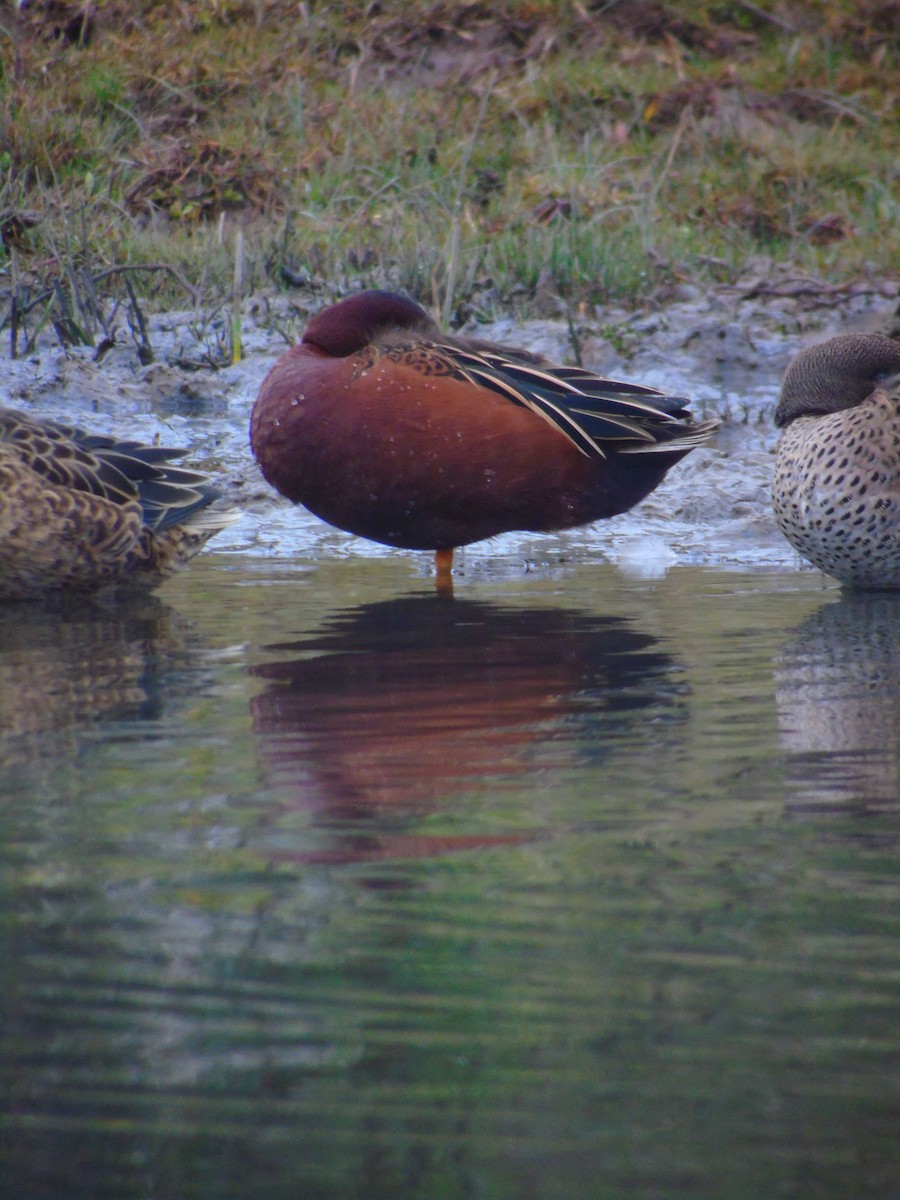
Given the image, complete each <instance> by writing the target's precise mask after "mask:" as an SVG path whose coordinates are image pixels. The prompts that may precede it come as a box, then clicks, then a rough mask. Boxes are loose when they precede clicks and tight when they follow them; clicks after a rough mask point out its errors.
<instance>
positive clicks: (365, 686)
mask: <svg viewBox="0 0 900 1200" xmlns="http://www.w3.org/2000/svg"><path fill="white" fill-rule="evenodd" d="M267 649H268V650H270V651H279V652H281V653H282V654H283V655H286V657H282V658H281V659H280V660H278V661H275V662H268V663H265V664H263V665H260V666H257V667H254V668H253V673H254V674H255V675H256V676H258V677H259V678H261V679H264V680H266V681H267V686H266V688H265V689H264V691H263V692H262V693H261V694H260V695H258V696H257V697H255V699H254V701H253V719H254V727H255V729H256V731H257V733H258V734H259V740H260V746H261V750H262V754H263V757H264V759H265V763H266V767H267V773H268V776H269V779H270V781H271V782H272V783H273V785H277V786H281V787H284V786H285V785H287V786H288V787H290V788H291V789H292V790H293V791H294V795H295V797H296V799H295V803H296V804H297V805H298V806H302V807H304V808H307V809H309V810H312V811H314V812H315V813H316V814H317V817H318V818H320V819H322V820H325V821H338V822H347V823H350V822H356V823H357V826H356V827H357V829H358V828H359V826H358V823H359V822H366V821H369V822H373V823H374V825H375V826H376V827H377V825H378V824H379V823H381V824H382V826H383V823H384V821H385V819H387V820H390V819H391V818H393V817H398V816H400V817H403V816H407V817H408V816H410V815H413V814H417V813H422V812H426V811H428V810H429V809H430V808H431V807H432V806H433V805H434V803H435V802H436V801H438V799H439V798H441V797H448V796H454V795H455V796H458V795H460V794H461V793H465V792H466V791H469V790H470V789H473V788H476V787H478V786H479V785H480V784H481V783H482V781H484V780H485V779H486V778H488V777H491V778H492V780H493V782H492V785H491V786H492V787H494V788H500V787H502V786H503V783H504V781H506V782H508V781H509V779H510V777H513V778H515V777H520V776H521V775H522V774H523V773H526V772H528V771H531V770H533V769H535V768H536V767H541V766H543V767H547V766H550V767H552V766H558V765H559V763H560V760H561V758H562V759H563V760H564V761H566V762H568V761H571V760H572V758H573V757H574V756H575V754H584V755H603V754H605V753H608V752H609V749H610V747H611V745H612V744H613V743H614V740H615V739H621V738H622V737H623V736H625V731H627V729H628V726H629V722H630V720H631V718H632V716H633V714H636V713H638V712H640V711H642V710H644V709H646V708H648V707H649V706H651V705H654V704H661V705H665V706H666V707H667V708H671V707H672V706H673V705H674V704H677V703H678V701H677V698H676V695H675V693H676V692H677V689H676V688H675V685H674V684H673V682H672V680H671V678H670V674H669V673H670V672H671V670H672V668H673V665H674V664H673V662H672V660H671V659H670V658H669V656H668V655H666V654H664V653H662V652H661V651H660V650H659V649H657V648H656V643H655V639H654V638H653V637H651V636H649V635H647V634H644V633H641V632H639V631H637V630H635V628H634V627H633V625H632V623H631V622H630V621H629V620H626V619H624V618H620V617H597V616H594V615H592V614H588V613H584V612H578V611H573V610H566V609H558V608H546V609H545V608H527V609H526V608H515V607H512V606H504V605H498V604H489V603H484V602H478V601H466V602H457V603H452V602H449V601H447V600H444V599H442V598H441V597H439V596H414V597H402V598H398V599H394V600H389V601H383V602H379V603H375V604H369V605H364V606H362V607H360V608H354V609H347V610H344V611H342V612H339V613H336V614H334V615H333V616H332V617H331V618H330V620H329V621H328V622H327V623H326V626H325V628H324V629H323V631H322V632H320V633H318V634H315V635H313V636H311V637H308V638H304V639H302V640H299V641H296V642H292V643H289V644H286V645H280V646H271V647H268V648H267ZM611 719H612V720H611ZM604 722H608V724H604ZM607 731H609V732H607ZM526 751H527V753H526ZM381 832H382V833H383V832H384V830H383V828H382V830H381ZM396 837H397V835H396V834H395V835H394V836H393V840H391V839H389V841H388V843H387V844H389V845H390V846H391V847H392V849H393V850H394V851H396V847H397V841H396ZM354 845H356V846H357V847H358V843H354ZM367 845H368V846H369V848H368V851H367V852H368V853H374V852H375V851H374V849H373V848H372V846H371V845H369V844H368V843H367ZM378 845H379V846H380V847H381V848H382V849H384V846H385V842H384V840H383V838H381V840H379V842H378ZM429 845H430V852H435V848H436V847H437V842H436V841H435V840H434V839H432V840H431V842H430V843H429ZM356 852H358V853H361V851H358V850H357V851H356ZM384 852H385V853H386V852H387V850H384ZM420 852H423V851H422V850H421V847H420Z"/></svg>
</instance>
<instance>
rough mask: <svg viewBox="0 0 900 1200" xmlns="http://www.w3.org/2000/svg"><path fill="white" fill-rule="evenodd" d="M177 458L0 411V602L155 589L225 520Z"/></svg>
mask: <svg viewBox="0 0 900 1200" xmlns="http://www.w3.org/2000/svg"><path fill="white" fill-rule="evenodd" d="M184 454H185V451H184V450H177V449H172V448H168V447H163V446H147V445H144V444H142V443H140V442H137V441H131V440H129V439H124V438H116V437H107V436H105V435H103V434H93V433H88V432H86V431H85V430H83V429H79V428H77V427H76V426H73V425H69V424H67V423H65V422H62V421H51V420H41V419H39V418H36V417H32V416H29V415H27V414H25V413H22V412H18V411H15V410H13V409H8V408H2V409H0V600H3V601H5V600H29V599H35V598H39V597H42V596H48V595H51V594H53V593H56V592H66V591H71V592H92V591H97V590H99V589H101V588H104V587H108V586H110V585H117V586H122V587H128V588H132V589H140V590H147V589H150V588H153V587H156V585H157V584H159V583H161V582H162V580H164V579H165V578H166V577H167V576H168V575H170V574H171V573H172V572H173V571H174V570H176V569H177V568H178V567H179V566H181V564H182V563H184V562H186V561H187V560H188V559H189V558H192V557H193V555H195V554H196V553H197V552H198V551H199V550H200V549H201V548H202V547H203V546H204V545H205V544H206V542H207V541H208V540H209V538H211V537H212V536H213V534H215V533H217V532H218V531H219V530H220V529H222V528H223V527H224V526H225V525H227V524H228V523H229V522H230V521H231V520H233V514H231V513H229V512H214V511H210V510H209V505H210V504H211V503H212V502H213V500H215V499H216V497H217V496H218V492H217V491H216V489H215V488H214V487H213V486H212V485H211V484H210V483H209V480H208V477H207V476H206V475H204V474H202V473H201V472H199V471H194V470H190V469H188V468H186V467H181V466H174V465H172V463H171V461H170V460H172V459H177V458H180V457H183V455H184Z"/></svg>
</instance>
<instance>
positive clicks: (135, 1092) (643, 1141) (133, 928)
mask: <svg viewBox="0 0 900 1200" xmlns="http://www.w3.org/2000/svg"><path fill="white" fill-rule="evenodd" d="M0 756H2V757H0V761H2V775H3V788H2V793H3V795H2V804H0V876H2V888H3V904H2V911H0V923H2V931H3V934H2V952H0V973H2V981H0V1004H2V1012H0V1041H2V1066H0V1072H2V1074H0V1105H2V1155H3V1163H2V1171H3V1177H4V1179H5V1180H6V1181H7V1187H8V1189H9V1194H10V1195H15V1196H17V1197H29V1198H31V1197H45V1196H46V1197H63V1196H64V1197H66V1198H67V1200H69V1198H73V1197H91V1198H99V1197H107V1196H110V1197H112V1196H123V1197H126V1196H127V1197H154V1198H159V1197H166V1198H168V1197H172V1198H175V1197H184V1196H191V1197H198V1198H207V1197H209V1198H213V1197H215V1198H220V1197H221V1198H227V1200H245V1198H246V1200H250V1198H253V1200H258V1198H260V1197H291V1198H298V1200H315V1198H318V1197H327V1198H334V1197H360V1198H365V1200H378V1198H381V1197H384V1198H385V1200H405V1198H407V1197H423V1198H424V1197H427V1198H429V1200H436V1198H442V1200H443V1198H446V1200H453V1198H456V1197H460V1198H463V1197H466V1198H468V1197H478V1198H487V1200H507V1198H509V1200H522V1198H526V1200H529V1198H535V1200H538V1198H540V1200H567V1198H569V1197H586V1198H594V1197H596V1198H604V1197H610V1198H619V1197H621V1198H623V1200H625V1198H629V1200H630V1198H635V1200H661V1198H662V1200H664V1198H668V1197H684V1198H686V1200H707V1198H708V1200H725V1198H727V1200H741V1198H747V1200H760V1198H762V1197H765V1198H766V1200H770V1198H775V1197H786V1198H787V1197H790V1198H795V1197H796V1198H799V1197H803V1198H804V1200H808V1198H810V1197H813V1198H815V1197H821V1198H828V1200H831V1198H834V1200H848V1197H866V1198H872V1197H885V1198H887V1197H888V1196H894V1195H896V1194H897V1188H898V1182H900V1163H898V1151H897V1123H896V1118H897V1115H898V1098H900V1097H898V1088H897V1078H896V1074H892V1068H891V1063H892V1056H895V1055H896V1050H897V978H898V975H897V969H898V958H900V955H898V949H897V946H898V937H897V935H898V933H900V917H898V913H900V907H898V904H897V899H898V888H897V868H896V849H897V833H898V822H897V816H898V793H900V596H887V595H871V596H852V595H842V594H841V593H840V592H839V591H838V590H836V589H834V588H831V587H828V586H823V582H822V579H821V577H820V576H818V575H816V574H814V573H812V572H803V573H793V572H791V571H775V572H771V573H767V572H765V571H757V572H752V573H751V572H743V573H740V572H723V571H717V570H715V569H704V568H698V567H674V568H673V569H671V570H669V572H668V574H666V575H664V576H663V577H662V578H657V579H643V580H642V579H634V578H628V577H626V576H625V575H623V574H620V573H619V571H618V570H617V569H616V568H614V567H612V566H610V565H604V564H600V563H597V564H592V563H584V564H582V565H577V564H574V563H570V564H562V565H560V566H558V567H555V568H552V569H551V568H547V569H546V570H541V571H531V572H525V571H521V570H509V571H506V572H505V573H500V574H497V575H494V576H492V575H491V573H490V571H484V572H480V571H475V572H474V573H470V574H469V575H466V576H463V577H461V578H460V580H459V581H458V583H457V587H456V596H455V598H452V599H451V598H447V597H439V596H436V595H434V594H433V592H432V590H431V581H430V579H429V578H428V576H427V574H426V573H425V572H424V570H423V569H421V568H420V565H419V563H418V560H416V559H415V557H412V558H410V557H406V556H394V557H391V556H386V557H383V558H379V557H377V556H375V557H371V558H354V557H332V558H330V559H323V560H319V561H317V562H314V561H312V560H311V559H310V560H304V559H303V558H302V557H299V558H298V559H297V560H295V561H294V562H293V563H285V562H280V561H278V560H277V559H253V558H248V557H243V556H238V555H228V554H208V555H206V556H203V557H201V558H200V559H198V560H197V562H196V564H195V565H194V566H193V567H192V569H190V570H188V571H186V572H185V573H184V574H183V575H182V576H180V577H179V578H178V579H176V580H175V581H173V582H172V583H171V584H170V585H168V586H167V588H166V589H165V590H164V591H163V592H162V593H161V594H160V596H159V597H157V598H155V599H150V600H146V601H142V602H141V603H139V604H137V605H134V606H124V607H123V606H114V605H111V604H110V605H102V604H97V605H94V606H91V607H86V606H85V605H84V604H81V605H78V606H75V607H71V608H65V607H64V608H62V609H61V610H55V611H54V610H42V609H40V608H35V607H32V606H7V608H6V610H5V611H0ZM893 1062H894V1063H895V1062H896V1057H893ZM10 1185H12V1186H10Z"/></svg>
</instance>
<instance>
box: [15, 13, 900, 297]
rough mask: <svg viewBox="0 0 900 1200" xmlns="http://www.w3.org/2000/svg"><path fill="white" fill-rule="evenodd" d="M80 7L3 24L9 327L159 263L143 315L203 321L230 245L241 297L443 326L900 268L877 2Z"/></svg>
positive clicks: (893, 99)
mask: <svg viewBox="0 0 900 1200" xmlns="http://www.w3.org/2000/svg"><path fill="white" fill-rule="evenodd" d="M89 7H90V6H89ZM84 9H85V6H83V5H81V4H79V3H75V2H72V3H66V2H64V0H53V2H52V3H51V2H49V0H47V2H41V0H32V2H31V3H29V4H27V5H25V6H24V8H22V9H21V10H20V9H19V8H18V6H17V5H15V4H12V3H9V4H7V6H6V7H5V9H4V10H0V14H2V15H0V39H2V41H3V43H4V44H3V46H2V63H3V64H4V66H3V68H2V71H3V73H2V77H0V114H2V119H3V124H2V131H0V232H2V237H3V243H2V249H0V273H2V274H0V288H2V290H3V291H4V293H5V295H6V298H7V299H6V305H7V308H8V305H9V303H10V298H11V297H12V295H13V293H14V292H15V293H16V294H17V295H18V296H19V303H20V308H24V306H25V304H26V302H28V301H30V299H33V298H34V297H35V296H38V295H40V294H41V292H42V289H44V290H46V288H47V287H52V286H53V285H54V284H56V283H58V284H59V287H60V288H61V289H62V290H66V289H71V288H75V289H76V291H77V283H76V282H75V280H76V274H77V270H82V271H87V272H88V273H89V274H90V273H94V274H96V273H97V272H99V271H101V270H103V269H104V268H109V267H113V266H122V265H124V264H141V265H144V266H148V265H165V266H166V267H170V268H172V270H165V271H163V270H159V271H145V272H142V273H140V274H135V275H134V276H133V278H132V279H131V283H132V286H133V287H134V289H135V291H136V294H137V295H138V296H139V297H140V298H141V300H142V301H145V300H147V299H148V298H152V299H153V300H155V301H156V302H158V303H160V304H187V303H190V304H200V303H204V302H209V303H212V302H214V301H215V300H217V299H218V300H221V299H222V298H223V297H227V295H228V292H229V290H230V288H231V286H232V277H233V269H234V262H233V247H234V238H235V235H236V232H237V230H238V229H241V230H242V232H243V237H244V251H245V270H244V276H243V280H244V282H243V286H244V288H245V290H247V291H250V290H252V289H254V288H259V287H261V286H264V285H271V284H275V285H278V286H283V284H284V279H285V271H287V272H288V274H290V275H292V277H293V278H295V279H296V278H298V277H299V278H311V279H315V280H317V281H318V282H319V283H320V284H322V285H324V286H325V288H326V289H327V290H328V291H329V292H330V293H338V292H340V291H342V290H343V289H345V288H347V287H351V286H356V285H358V284H359V283H360V282H362V283H364V284H371V285H387V286H400V287H403V288H406V289H408V290H409V291H411V292H412V293H413V294H415V295H416V296H418V297H419V298H420V299H422V300H424V301H426V302H427V303H429V304H434V305H435V306H436V307H438V308H442V309H443V310H444V312H445V315H451V314H454V313H455V314H456V315H462V314H464V313H466V312H472V311H481V310H484V309H486V308H487V309H491V308H496V307H502V306H508V305H511V304H512V305H515V306H516V307H517V308H518V309H519V310H520V311H523V312H526V311H529V312H543V311H558V310H559V308H560V307H561V305H562V304H565V305H567V306H572V305H581V304H596V303H604V302H606V301H610V300H614V301H620V302H627V303H635V302H639V301H641V300H647V299H649V298H652V296H653V294H654V292H655V290H656V289H658V288H659V286H660V285H661V284H667V283H671V282H673V281H687V282H693V283H695V284H698V285H700V286H702V285H704V284H705V283H708V282H710V281H713V280H722V279H729V278H735V277H737V276H738V275H739V274H740V273H741V272H742V271H743V270H744V269H745V268H746V266H747V264H748V263H749V262H759V261H766V262H771V263H772V264H773V265H775V266H778V265H780V264H787V265H789V266H791V267H793V268H795V269H796V270H797V271H802V272H806V273H810V274H812V275H816V276H819V277H822V278H824V279H826V280H828V281H831V282H839V281H849V280H852V279H855V278H857V277H859V276H861V275H865V274H867V273H882V274H884V273H888V272H889V271H890V270H891V269H895V268H896V264H897V263H898V262H900V219H898V217H900V167H898V164H900V136H898V134H900V112H898V100H897V96H898V93H900V88H898V50H897V47H898V45H900V39H898V38H897V36H896V34H897V30H896V6H895V5H892V4H891V2H890V0H863V2H862V3H860V2H859V0H832V2H830V3H828V2H825V0H807V2H803V0H797V3H794V4H792V5H790V6H785V5H781V4H778V5H776V4H772V3H766V2H765V0H760V3H758V4H757V5H750V4H745V3H739V2H738V3H728V2H725V3H721V4H718V5H716V6H713V7H709V6H707V5H703V4H700V3H694V2H693V0H688V2H685V3H664V2H662V0H634V2H631V3H629V4H628V5H623V4H622V5H617V4H608V3H607V4H599V3H594V4H592V3H585V4H583V5H579V6H576V5H573V4H569V3H550V2H549V0H506V2H505V3H496V2H494V3H487V2H485V3H480V2H477V0H473V2H469V3H462V4H460V3H451V2H450V0H446V2H445V0H381V2H380V3H377V4H375V3H350V2H349V0H344V2H343V3H335V2H334V0H329V3H327V4H326V3H322V2H321V0H318V2H315V0H310V3H308V4H307V5H302V6H300V5H297V4H294V3H287V2H286V0H252V2H251V0H247V2H241V0H219V2H218V3H215V4H213V3H200V2H199V0H195V2H193V3H191V2H187V0H182V2H179V3H176V4H169V3H161V2H158V0H144V2H143V3H124V2H119V0H108V2H107V3H105V4H104V5H97V6H93V9H94V13H93V16H92V17H91V19H90V21H89V23H88V24H87V25H84V24H83V23H79V13H81V12H83V10H84ZM892 22H893V24H892ZM23 217H24V218H25V219H22V218H23ZM123 287H124V280H123V276H122V275H121V274H117V275H113V276H108V277H106V280H105V281H104V289H105V291H108V294H109V296H110V298H112V297H114V296H115V295H117V294H118V295H119V297H120V298H121V295H122V290H121V289H123ZM117 289H119V291H118V293H117ZM7 317H8V313H7Z"/></svg>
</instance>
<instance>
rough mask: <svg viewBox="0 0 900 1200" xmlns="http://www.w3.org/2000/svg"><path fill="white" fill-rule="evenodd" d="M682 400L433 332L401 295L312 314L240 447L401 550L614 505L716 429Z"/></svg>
mask: <svg viewBox="0 0 900 1200" xmlns="http://www.w3.org/2000/svg"><path fill="white" fill-rule="evenodd" d="M685 403H686V402H685V401H684V400H683V399H681V398H678V397H674V396H669V395H666V394H664V393H662V392H659V391H656V390H655V389H654V388H650V387H643V386H641V385H640V384H630V383H619V382H615V381H611V380H607V379H601V378H599V377H598V376H597V375H594V374H592V373H591V372H590V371H585V370H581V369H580V368H577V367H563V366H557V365H555V364H553V363H550V362H548V361H547V360H546V359H544V358H542V357H541V356H540V355H537V354H532V353H530V352H529V351H527V350H519V349H511V348H509V347H506V346H498V345H493V344H491V343H489V342H483V341H477V340H473V339H468V338H462V337H451V336H449V335H447V334H444V333H442V332H441V331H440V330H439V328H438V327H437V325H435V323H434V322H433V321H432V320H431V318H430V317H429V316H428V314H427V313H426V312H425V311H424V310H423V309H422V308H420V307H419V305H417V304H415V303H413V302H412V301H411V300H408V299H406V298H405V297H404V296H399V295H394V294H392V293H390V292H378V291H373V292H362V293H360V294H358V295H354V296H350V297H348V298H347V299H345V300H342V301H340V302H339V303H338V304H335V305H333V306H332V307H331V308H327V309H325V310H324V311H323V312H321V313H319V315H318V316H316V317H315V318H313V320H312V321H311V322H310V323H309V326H308V328H307V330H306V332H305V334H304V335H303V339H302V341H301V342H300V343H299V344H298V345H296V346H294V347H292V348H291V349H290V350H288V351H287V353H286V354H284V355H282V357H281V358H280V359H279V360H278V362H276V364H275V366H274V367H272V369H271V371H270V372H269V374H268V375H267V376H266V378H265V380H264V381H263V384H262V387H261V389H260V392H259V396H258V398H257V401H256V404H255V406H254V409H253V417H252V421H251V430H250V436H251V443H252V446H253V452H254V454H255V456H256V458H257V461H258V462H259V465H260V467H261V469H262V472H263V474H264V475H265V477H266V479H267V480H268V481H269V483H271V484H272V486H273V487H275V488H276V489H277V490H278V491H279V492H281V494H282V495H283V496H286V497H287V498H288V499H289V500H292V501H294V502H295V503H298V504H303V505H305V507H306V508H308V509H310V510H311V511H312V512H313V513H315V514H316V515H317V516H319V517H321V518H322V519H323V520H325V521H327V522H329V524H331V525H336V526H337V527H338V528H339V529H345V530H348V531H349V532H350V533H354V534H357V535H359V536H361V537H365V538H369V539H371V540H372V541H375V542H383V543H385V544H387V545H389V546H400V547H404V548H406V549H411V550H434V551H436V555H437V568H438V574H439V576H441V575H446V573H447V572H449V570H450V566H451V563H452V558H453V550H454V548H455V547H457V546H465V545H467V544H468V543H470V542H477V541H480V540H481V539H482V538H489V537H493V536H494V535H496V534H500V533H506V532H509V531H511V530H529V531H534V532H551V531H555V530H561V529H571V528H573V527H574V526H577V525H585V524H587V523H589V522H591V521H596V520H598V519H599V518H601V517H611V516H614V515H615V514H616V513H621V512H625V511H626V510H627V509H629V508H631V507H632V506H633V505H635V504H637V503H638V501H639V500H642V499H643V498H644V497H645V496H647V495H648V494H649V493H650V492H652V491H653V489H654V488H655V487H657V485H658V484H659V483H660V482H661V481H662V479H663V477H664V476H665V474H666V472H667V471H668V470H669V468H670V467H672V466H674V464H675V463H677V462H678V460H679V459H681V458H683V457H684V456H685V455H686V454H688V453H689V452H690V451H691V450H693V449H694V447H695V446H699V445H700V444H701V443H702V442H704V441H706V439H707V438H708V437H709V436H710V434H711V433H712V432H713V430H714V429H715V428H716V425H717V423H716V422H715V421H702V422H695V421H692V420H691V418H690V415H689V413H688V412H687V410H686V408H685Z"/></svg>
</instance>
